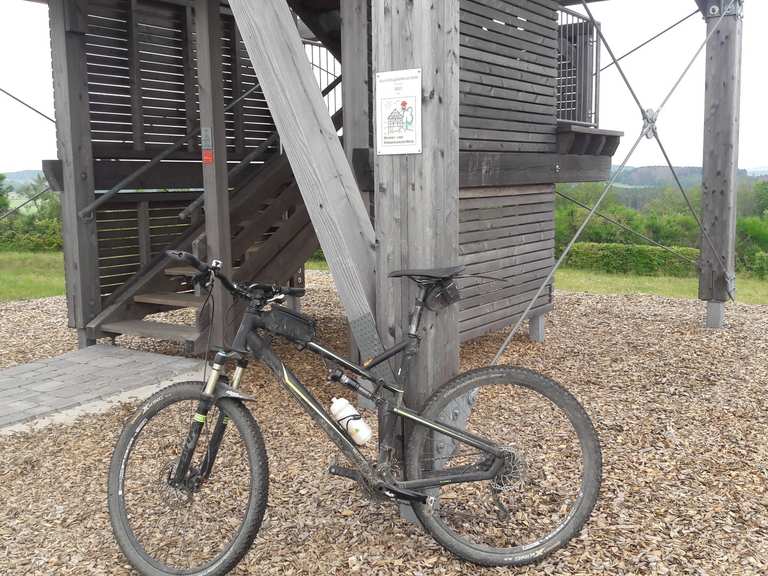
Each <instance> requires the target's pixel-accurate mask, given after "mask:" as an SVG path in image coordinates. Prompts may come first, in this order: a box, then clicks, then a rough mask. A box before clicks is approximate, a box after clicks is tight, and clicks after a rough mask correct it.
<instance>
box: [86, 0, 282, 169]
mask: <svg viewBox="0 0 768 576" xmlns="http://www.w3.org/2000/svg"><path fill="white" fill-rule="evenodd" d="M221 19H222V29H223V52H224V55H223V78H224V95H225V104H229V102H231V100H232V98H233V95H235V97H236V96H237V95H239V94H241V93H242V92H244V91H245V90H247V89H248V88H250V87H251V86H253V84H254V83H255V82H256V75H255V73H254V71H253V67H252V66H251V64H250V60H249V58H248V54H247V52H246V49H245V46H244V44H243V43H242V40H241V39H240V36H239V33H238V32H237V30H236V27H235V25H234V19H233V18H232V17H231V16H229V15H226V14H222V15H221ZM86 46H87V66H88V91H89V98H90V102H91V105H90V109H91V130H92V137H93V150H94V158H95V159H96V160H97V162H98V161H101V160H105V159H149V158H152V157H153V156H154V155H156V154H157V153H158V151H159V150H162V149H163V148H164V147H166V146H167V145H168V144H170V143H172V142H174V141H175V140H177V139H178V138H179V137H181V136H183V135H184V134H185V133H186V131H187V130H188V128H189V127H190V126H191V125H193V124H194V123H196V122H197V119H198V102H197V77H196V74H197V73H196V67H197V65H196V48H195V41H194V19H193V11H192V9H191V7H190V6H184V5H181V4H179V3H173V2H163V1H161V0H89V4H88V34H87V36H86ZM131 56H133V57H134V58H135V61H134V59H133V58H131ZM273 131H274V122H273V121H272V116H271V115H270V113H269V109H268V107H267V104H266V101H265V100H264V95H263V93H262V92H261V91H257V92H255V93H254V94H252V95H251V96H249V97H248V98H247V99H246V100H245V101H244V103H243V104H242V105H240V106H237V107H236V108H235V109H234V110H232V111H230V112H229V113H227V117H226V133H227V144H228V151H227V157H228V159H229V160H231V161H236V160H239V159H241V158H242V157H243V155H244V154H245V153H246V152H247V151H248V150H250V149H253V148H255V147H256V146H258V145H259V144H260V143H261V142H263V141H264V140H265V139H267V138H268V137H269V136H270V135H271V134H272V132H273ZM172 158H173V159H175V160H177V161H179V162H181V161H184V160H187V161H189V160H191V161H195V162H197V161H198V160H199V158H200V151H199V142H192V143H191V144H190V145H189V146H188V147H187V148H186V149H184V150H182V151H180V152H178V153H177V154H175V155H174V156H173V157H172Z"/></svg>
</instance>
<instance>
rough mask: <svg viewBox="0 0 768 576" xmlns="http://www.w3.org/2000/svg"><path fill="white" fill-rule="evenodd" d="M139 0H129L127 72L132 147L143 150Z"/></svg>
mask: <svg viewBox="0 0 768 576" xmlns="http://www.w3.org/2000/svg"><path fill="white" fill-rule="evenodd" d="M138 8H139V0H130V2H129V7H128V74H129V76H130V90H131V124H132V126H133V149H134V150H144V113H143V110H142V106H141V70H140V62H139V34H138V18H139V14H138Z"/></svg>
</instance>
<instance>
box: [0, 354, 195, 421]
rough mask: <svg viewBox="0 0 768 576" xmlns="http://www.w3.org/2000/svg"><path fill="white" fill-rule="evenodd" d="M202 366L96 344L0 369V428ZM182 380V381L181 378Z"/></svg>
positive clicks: (167, 357) (151, 383) (174, 357)
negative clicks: (53, 356)
mask: <svg viewBox="0 0 768 576" xmlns="http://www.w3.org/2000/svg"><path fill="white" fill-rule="evenodd" d="M201 370H202V362H201V361H200V360H194V359H190V358H180V357H177V356H165V355H162V354H153V353H150V352H139V351H136V350H130V349H127V348H120V347H118V346H110V345H106V344H99V345H97V346H91V347H89V348H84V349H83V350H76V351H74V352H68V353H67V354H63V355H61V356H56V357H55V358H48V359H46V360H39V361H37V362H32V363H30V364H21V365H18V366H13V367H12V368H5V369H2V370H0V428H2V427H5V426H10V425H13V424H18V423H21V422H26V421H29V420H32V419H34V418H39V417H42V416H47V415H50V414H55V413H57V412H60V411H62V410H67V409H69V408H74V407H76V406H81V405H84V404H88V403H91V402H95V401H99V400H105V399H108V398H109V397H111V396H115V395H117V394H120V393H122V392H127V391H130V390H135V389H138V388H143V387H146V386H151V385H157V384H161V383H163V382H166V381H171V380H174V379H180V378H179V377H181V376H185V375H188V376H189V378H195V379H199V378H200V375H201V374H200V372H201ZM181 379H184V378H181Z"/></svg>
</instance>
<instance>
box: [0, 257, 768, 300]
mask: <svg viewBox="0 0 768 576" xmlns="http://www.w3.org/2000/svg"><path fill="white" fill-rule="evenodd" d="M307 268H308V269H309V270H328V265H327V264H326V263H325V262H324V261H322V260H310V261H309V262H307ZM555 286H556V287H557V288H559V289H561V290H567V291H570V292H591V293H594V294H658V295H659V296H669V297H672V298H691V299H695V298H696V297H697V294H698V280H697V279H696V278H668V277H659V276H622V275H619V274H605V273H602V272H592V271H588V270H571V269H563V270H559V271H558V273H557V277H556V280H555ZM736 286H737V294H736V297H737V300H738V301H739V302H743V303H746V304H768V280H758V279H756V278H749V277H740V278H739V279H738V280H737V282H736ZM60 294H64V263H63V259H62V255H61V254H59V253H50V252H39V253H16V252H0V301H2V300H19V299H22V298H43V297H45V296H57V295H60Z"/></svg>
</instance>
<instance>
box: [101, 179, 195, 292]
mask: <svg viewBox="0 0 768 576" xmlns="http://www.w3.org/2000/svg"><path fill="white" fill-rule="evenodd" d="M141 196H145V197H146V199H142V198H141ZM158 196H162V195H157V194H153V195H149V194H133V195H131V196H130V197H125V198H120V199H119V201H115V202H108V203H106V204H105V205H104V206H103V207H102V208H100V209H99V210H97V211H96V229H97V238H98V260H99V278H100V281H101V296H102V300H103V299H104V298H106V297H107V296H109V295H110V294H112V292H114V291H115V290H116V289H117V288H119V287H120V286H122V285H123V284H124V283H125V282H126V281H127V280H129V279H130V278H131V277H132V276H133V275H134V274H135V273H136V272H137V271H138V270H139V268H140V267H141V266H142V265H144V264H147V263H149V261H150V260H151V259H152V258H154V257H155V256H157V255H158V254H160V252H161V251H163V250H165V249H166V247H167V246H168V245H169V244H171V243H172V242H174V241H175V240H177V239H178V238H179V236H181V235H182V234H183V233H184V232H185V231H186V229H187V227H188V226H189V223H188V222H182V221H180V220H179V219H178V214H179V212H180V211H181V210H182V209H183V208H184V207H186V206H187V205H188V204H189V202H190V201H191V200H192V199H194V198H195V195H194V194H186V195H184V194H167V195H166V196H168V198H167V199H163V198H162V197H160V198H158Z"/></svg>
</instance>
